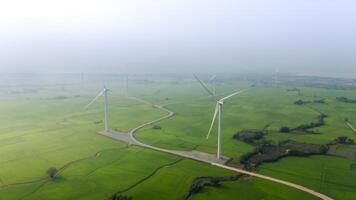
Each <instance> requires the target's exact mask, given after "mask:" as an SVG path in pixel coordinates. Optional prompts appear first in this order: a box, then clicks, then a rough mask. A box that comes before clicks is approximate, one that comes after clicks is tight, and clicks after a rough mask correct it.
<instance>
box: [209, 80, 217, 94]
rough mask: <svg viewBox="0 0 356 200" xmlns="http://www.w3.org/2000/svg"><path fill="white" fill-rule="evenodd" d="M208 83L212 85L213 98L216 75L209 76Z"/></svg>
mask: <svg viewBox="0 0 356 200" xmlns="http://www.w3.org/2000/svg"><path fill="white" fill-rule="evenodd" d="M208 83H209V84H212V85H213V94H214V96H215V95H216V75H213V76H211V77H210V79H209V80H208Z"/></svg>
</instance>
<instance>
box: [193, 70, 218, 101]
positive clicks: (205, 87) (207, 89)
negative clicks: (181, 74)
mask: <svg viewBox="0 0 356 200" xmlns="http://www.w3.org/2000/svg"><path fill="white" fill-rule="evenodd" d="M193 76H194V78H195V79H197V81H198V82H199V83H200V85H201V86H203V88H204V89H205V91H206V92H208V93H209V94H210V95H211V96H215V94H214V93H213V92H212V91H211V90H210V89H209V88H208V86H206V84H205V83H204V82H203V81H202V80H200V79H199V78H198V77H197V76H196V75H195V74H193Z"/></svg>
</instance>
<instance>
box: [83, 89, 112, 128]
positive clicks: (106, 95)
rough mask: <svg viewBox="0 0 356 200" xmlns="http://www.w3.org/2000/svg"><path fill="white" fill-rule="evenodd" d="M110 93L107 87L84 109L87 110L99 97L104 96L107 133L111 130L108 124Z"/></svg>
mask: <svg viewBox="0 0 356 200" xmlns="http://www.w3.org/2000/svg"><path fill="white" fill-rule="evenodd" d="M108 91H109V89H107V88H106V87H105V86H104V88H103V89H102V90H101V91H100V92H99V94H98V95H96V97H95V98H94V99H93V100H92V101H91V102H90V103H89V104H88V105H86V106H85V107H84V108H85V109H87V108H88V107H89V106H90V105H91V104H93V103H94V102H95V101H96V100H97V99H99V97H101V96H104V125H105V131H108V130H109V124H108Z"/></svg>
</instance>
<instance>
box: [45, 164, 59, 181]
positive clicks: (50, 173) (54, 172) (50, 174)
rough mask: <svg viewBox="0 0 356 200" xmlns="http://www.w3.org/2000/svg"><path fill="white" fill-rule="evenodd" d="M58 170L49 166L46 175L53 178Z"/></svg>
mask: <svg viewBox="0 0 356 200" xmlns="http://www.w3.org/2000/svg"><path fill="white" fill-rule="evenodd" d="M57 172H58V170H57V168H55V167H51V168H49V169H48V170H47V175H48V176H49V177H50V178H51V179H54V178H55V177H56V174H57Z"/></svg>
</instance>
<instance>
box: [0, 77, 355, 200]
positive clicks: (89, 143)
mask: <svg viewBox="0 0 356 200" xmlns="http://www.w3.org/2000/svg"><path fill="white" fill-rule="evenodd" d="M57 78H58V80H60V81H63V80H65V83H66V84H63V85H58V84H56V83H54V82H56V81H57V79H56V78H53V80H52V79H50V80H47V79H45V80H42V79H39V80H40V81H41V82H36V80H24V82H23V84H19V85H16V86H11V87H9V86H6V87H5V86H4V87H0V94H1V96H0V102H1V103H0V110H1V114H0V200H2V199H4V200H12V199H29V200H30V199H34V200H35V199H36V200H37V199H46V200H47V199H48V200H51V199H61V200H62V199H63V200H65V199H83V200H84V199H93V200H94V199H95V200H97V199H105V198H107V197H108V196H110V195H111V194H113V193H114V192H117V191H120V190H124V189H125V188H128V187H130V186H131V185H133V184H135V183H137V182H138V181H140V180H142V179H143V178H144V177H147V176H148V175H149V174H151V173H152V172H153V171H154V170H155V169H157V168H159V167H160V166H163V165H167V164H169V163H172V162H175V161H177V160H178V159H179V158H177V157H174V156H171V155H167V154H162V153H158V152H153V151H151V150H147V149H142V148H139V147H127V146H126V144H123V143H121V142H117V141H114V140H111V139H108V138H105V137H103V136H100V135H98V134H97V133H96V132H97V131H99V130H102V129H103V123H102V118H103V105H102V103H103V102H102V99H99V100H98V102H96V103H94V104H93V105H92V106H91V107H90V108H89V109H87V110H84V109H83V107H84V106H85V105H86V104H87V103H88V102H90V100H91V99H92V98H93V97H94V96H95V95H96V94H97V93H98V92H99V91H100V89H101V88H100V85H101V84H102V79H101V78H102V77H99V76H98V77H96V76H93V77H91V81H88V83H86V84H77V83H75V84H73V79H72V78H71V77H65V78H63V77H57ZM105 79H106V84H107V85H108V86H109V88H110V89H112V92H111V93H110V94H109V95H110V114H109V116H110V118H109V119H110V127H111V128H112V129H117V130H118V131H122V132H127V131H129V130H130V129H132V128H134V127H135V126H138V125H139V124H141V123H144V122H148V121H151V120H153V119H156V118H158V117H161V116H163V115H165V114H166V113H164V112H163V111H160V110H158V109H154V108H152V106H151V105H147V104H145V103H142V102H139V101H134V100H130V99H126V98H124V96H123V94H124V93H125V92H124V88H125V86H124V84H123V83H124V82H123V81H122V80H121V79H117V77H115V76H105ZM133 79H134V80H132V83H130V86H129V88H130V94H131V95H134V96H137V97H141V98H143V99H145V100H148V101H151V102H153V103H155V104H160V105H166V107H167V108H168V109H170V110H172V111H174V112H176V115H175V116H174V117H173V118H171V119H169V120H164V121H162V122H160V123H158V124H157V125H159V126H160V127H161V129H152V126H151V127H147V128H144V129H142V130H140V131H139V132H138V133H137V137H138V138H139V140H141V141H144V142H145V143H149V144H153V145H156V146H160V147H165V148H169V149H178V150H192V149H197V150H200V151H205V152H210V153H215V151H216V127H215V129H214V132H213V134H212V136H211V137H210V139H209V140H206V139H205V137H206V134H207V131H208V128H209V124H210V122H211V118H212V114H213V111H214V110H213V109H214V104H215V100H216V99H215V98H209V97H207V95H206V94H205V92H204V91H203V90H202V88H201V87H200V85H199V84H198V83H196V81H193V80H192V79H180V78H177V80H181V81H177V82H176V79H174V78H157V77H134V78H133ZM146 79H149V80H153V81H152V82H148V83H146V82H145V81H144V80H146ZM16 83H17V82H16ZM30 83H31V84H32V85H31V84H30ZM249 85H250V83H249V82H246V81H232V80H230V81H226V82H222V83H219V85H218V86H217V91H218V92H219V93H228V92H231V91H236V90H239V89H242V88H246V87H247V86H249ZM0 86H1V84H0ZM302 91H303V92H302V94H303V95H304V96H298V95H297V94H296V93H293V92H286V88H284V87H279V88H270V87H263V88H262V87H256V88H252V89H251V90H249V91H248V92H246V93H243V94H241V95H238V96H236V97H234V98H232V99H229V100H228V101H226V103H225V104H224V110H223V135H222V144H223V146H222V147H223V149H222V150H223V154H224V155H227V156H229V157H231V158H233V159H234V160H235V162H238V160H239V158H240V157H241V156H242V155H243V154H245V153H247V152H249V151H252V150H253V148H254V147H252V146H250V145H248V144H245V143H242V142H240V141H236V140H233V139H232V136H233V134H235V133H236V132H238V131H240V130H242V129H262V128H263V127H265V126H266V125H269V127H268V131H269V134H268V135H267V136H266V137H267V139H271V140H274V141H280V140H285V139H292V140H296V141H304V142H313V143H318V144H319V143H321V144H323V143H328V142H330V141H331V140H333V139H335V138H336V137H337V136H340V135H345V136H348V137H350V138H353V139H354V140H356V134H354V133H353V132H352V131H351V130H350V129H349V128H348V127H347V126H345V124H344V123H343V120H344V118H348V119H349V120H350V121H351V123H352V122H353V121H355V123H356V112H355V110H356V109H354V108H356V107H355V105H354V104H343V103H340V102H337V101H336V100H335V97H336V96H347V97H349V98H356V97H355V95H354V94H353V93H352V92H351V91H339V90H324V89H311V88H302ZM315 95H316V96H317V98H326V99H327V103H328V104H327V105H314V104H310V106H312V107H313V108H316V109H318V110H320V111H322V112H324V113H326V114H328V118H326V126H323V127H320V128H318V130H319V132H320V133H321V134H315V135H292V134H285V133H279V131H278V130H279V128H280V127H281V126H290V127H294V126H297V125H300V124H304V123H309V122H310V121H312V120H313V119H314V118H315V117H316V116H317V115H318V112H316V111H315V110H314V109H310V108H309V107H307V106H298V105H294V104H293V102H294V101H295V100H298V99H300V98H302V99H309V98H310V99H313V98H314V97H313V96H315ZM60 96H65V97H66V98H63V99H57V98H56V97H60ZM350 151H351V150H350ZM97 152H100V154H99V156H97V157H94V155H95V154H96V153H97ZM83 158H88V159H84V160H81V161H78V162H73V161H76V160H78V159H83ZM327 158H328V159H329V157H327ZM286 159H289V158H286ZM293 159H295V160H296V161H293V162H294V164H293V162H292V164H289V165H288V164H287V165H286V166H283V165H284V162H285V161H284V160H285V159H283V160H282V161H281V162H277V163H273V164H268V165H263V166H262V167H261V168H260V170H261V172H262V173H271V172H269V171H268V170H267V168H271V169H273V167H274V166H277V167H276V169H279V168H278V166H279V165H281V167H282V168H283V169H284V168H286V170H289V168H290V167H293V166H294V165H295V162H296V163H299V161H300V162H302V161H304V160H303V159H304V158H293ZM307 159H310V160H311V161H310V166H309V164H308V165H307V166H308V167H313V166H312V163H313V162H314V160H315V162H317V163H318V162H325V163H327V162H332V163H334V162H339V160H337V159H339V158H333V159H336V160H333V159H332V160H330V161H326V160H323V161H320V160H319V157H310V158H307ZM72 162H73V163H72ZM348 162H352V161H349V160H346V161H345V159H344V160H342V162H341V161H340V163H344V165H342V166H337V167H340V168H343V169H344V168H345V170H346V166H347V164H348ZM67 163H72V164H71V165H70V166H69V167H67V168H66V169H65V170H64V171H63V172H62V174H61V175H60V176H59V177H58V178H57V179H55V180H54V181H50V182H48V183H46V184H30V185H23V186H17V187H8V188H1V186H2V185H6V184H13V183H19V182H27V181H32V180H37V179H41V178H43V177H44V176H45V172H46V170H47V169H48V168H49V167H56V168H57V169H59V168H61V167H62V166H64V165H66V164H67ZM265 166H267V168H266V167H265ZM337 167H336V168H337ZM291 169H292V171H293V172H294V173H296V174H297V175H298V174H303V172H304V171H305V170H304V169H303V167H299V168H295V169H294V168H291ZM313 170H314V171H315V172H318V170H321V169H320V168H315V169H313ZM344 172H346V174H347V173H351V175H350V174H348V175H350V177H353V178H354V176H353V174H352V173H353V172H347V171H344ZM333 173H336V172H332V173H330V174H333ZM229 174H231V172H227V171H225V170H221V169H217V168H215V167H212V166H209V165H206V164H203V163H199V162H195V161H191V160H183V161H181V162H178V163H176V164H174V165H172V166H169V167H163V168H162V169H159V170H158V171H157V172H156V173H155V174H154V175H153V176H152V177H150V178H148V179H147V180H145V181H143V182H142V183H140V184H138V185H137V186H135V187H134V188H132V189H130V190H129V191H127V192H125V193H124V195H128V196H133V197H134V199H181V198H182V197H183V196H184V195H185V193H186V192H187V191H188V189H189V186H190V183H191V182H192V180H193V179H194V178H195V177H197V176H207V175H212V176H221V175H229ZM273 175H276V176H277V177H278V176H280V174H278V173H276V174H273ZM319 175H320V174H319ZM342 175H343V174H337V173H336V175H335V176H332V177H330V180H335V181H336V182H337V184H329V185H328V188H327V190H328V191H331V193H330V195H331V196H333V197H335V198H336V199H352V197H353V198H355V197H356V194H354V193H353V192H350V191H348V190H347V188H346V189H345V188H343V187H342V185H343V184H344V185H345V184H346V185H347V184H349V181H350V180H349V179H347V178H345V177H344V176H342ZM281 178H286V180H291V181H295V182H296V183H299V184H301V185H304V186H310V187H312V188H313V187H315V186H317V185H318V182H317V181H315V182H316V183H315V184H314V183H313V184H311V185H309V183H310V180H308V179H307V178H304V179H303V178H300V179H299V178H298V176H293V175H291V176H290V177H281ZM313 180H314V179H313ZM339 185H341V186H339ZM351 186H354V185H352V184H351ZM244 191H249V192H244ZM342 191H347V192H346V193H345V194H344V196H342V195H341V193H342ZM322 192H327V191H326V189H323V190H322ZM327 194H328V193H327ZM239 195H240V196H241V198H242V199H286V197H288V198H287V199H291V198H295V199H313V198H312V197H311V196H309V195H306V194H304V193H302V192H299V191H295V190H293V189H290V188H287V187H284V186H281V185H278V184H273V183H270V182H266V181H262V180H258V179H250V180H248V181H245V180H240V181H237V182H231V183H224V184H223V187H222V188H206V189H204V190H203V192H202V193H201V194H198V195H196V196H194V198H193V199H229V198H231V197H235V196H239ZM344 197H345V198H344Z"/></svg>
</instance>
